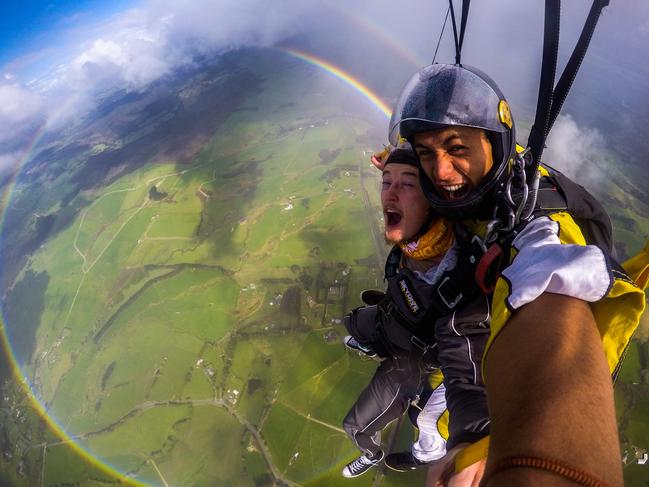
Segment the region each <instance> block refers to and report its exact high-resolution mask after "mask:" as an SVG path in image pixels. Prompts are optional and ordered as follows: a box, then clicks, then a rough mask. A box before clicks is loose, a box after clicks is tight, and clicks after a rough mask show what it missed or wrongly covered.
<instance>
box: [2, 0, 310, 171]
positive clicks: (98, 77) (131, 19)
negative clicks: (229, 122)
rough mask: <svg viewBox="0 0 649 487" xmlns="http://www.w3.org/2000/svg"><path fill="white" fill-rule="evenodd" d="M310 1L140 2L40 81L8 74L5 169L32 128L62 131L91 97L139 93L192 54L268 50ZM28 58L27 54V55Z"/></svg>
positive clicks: (95, 32)
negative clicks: (118, 91) (20, 79)
mask: <svg viewBox="0 0 649 487" xmlns="http://www.w3.org/2000/svg"><path fill="white" fill-rule="evenodd" d="M315 4H316V2H315V0H284V1H279V0H270V1H268V0H238V1H236V2H233V1H230V0H196V1H193V2H176V1H172V0H149V1H145V2H144V3H143V5H142V6H141V7H140V8H137V9H132V10H129V11H126V12H123V13H121V14H119V15H117V16H115V17H113V18H112V19H110V20H108V21H106V22H104V23H103V24H102V25H100V26H95V27H93V28H92V29H89V30H88V32H89V33H90V32H91V33H92V35H91V36H89V37H87V38H86V39H82V40H80V42H79V43H78V44H77V45H76V46H75V48H76V51H74V52H71V53H70V55H69V56H68V61H66V62H62V63H60V64H58V65H57V66H56V67H55V68H53V70H52V71H51V72H49V73H47V74H46V75H44V76H42V77H41V78H40V79H36V80H34V79H30V80H29V81H28V82H27V83H24V84H22V85H21V84H20V83H19V82H18V80H17V77H15V76H14V74H13V73H10V72H7V73H3V78H4V79H0V126H1V127H2V128H3V130H2V131H1V132H0V158H2V161H4V162H3V163H4V164H5V166H6V165H7V164H10V162H9V161H12V160H14V159H15V157H14V156H13V154H14V151H15V149H16V147H17V146H18V147H20V146H21V141H22V146H24V145H25V144H26V143H28V141H29V140H30V137H31V134H32V133H33V131H34V128H35V127H38V126H41V125H42V124H43V123H47V126H48V127H50V128H56V127H60V126H62V125H64V124H66V123H69V121H71V120H75V119H77V120H78V119H80V117H81V116H83V115H84V114H85V113H88V112H89V111H90V110H92V109H93V107H94V106H95V104H94V98H95V96H96V95H98V94H100V93H103V92H106V91H110V90H115V89H126V90H136V91H137V90H142V89H145V88H146V87H147V86H148V85H149V84H150V83H151V82H153V81H155V80H157V79H159V78H160V77H163V76H165V75H168V74H170V73H172V72H173V71H174V69H177V68H179V67H182V66H185V65H187V64H191V63H192V62H193V59H195V56H196V55H209V54H213V53H219V52H224V51H227V50H229V49H232V48H236V47H242V46H268V45H272V44H273V43H276V42H278V41H280V40H282V39H283V38H285V37H286V36H289V35H292V34H294V33H295V32H297V30H298V26H300V25H305V23H304V22H300V18H301V16H303V15H305V14H306V13H308V12H310V11H311V10H312V9H313V7H314V6H315ZM28 57H29V56H28Z"/></svg>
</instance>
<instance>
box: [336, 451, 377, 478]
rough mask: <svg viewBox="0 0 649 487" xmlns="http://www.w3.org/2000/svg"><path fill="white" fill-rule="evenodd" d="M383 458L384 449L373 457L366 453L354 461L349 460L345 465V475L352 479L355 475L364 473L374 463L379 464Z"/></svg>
mask: <svg viewBox="0 0 649 487" xmlns="http://www.w3.org/2000/svg"><path fill="white" fill-rule="evenodd" d="M381 460H383V452H382V451H380V452H378V453H377V454H376V455H374V457H372V458H369V457H366V456H365V455H361V456H360V457H358V458H357V459H356V460H354V461H353V462H349V463H348V464H347V465H345V468H343V477H347V478H348V479H351V478H353V477H358V476H359V475H363V474H364V473H365V472H367V471H368V470H369V469H370V468H372V467H373V466H374V465H377V464H378V463H379V462H380V461H381Z"/></svg>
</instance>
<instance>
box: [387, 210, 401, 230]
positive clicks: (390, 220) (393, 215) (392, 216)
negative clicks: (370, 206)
mask: <svg viewBox="0 0 649 487" xmlns="http://www.w3.org/2000/svg"><path fill="white" fill-rule="evenodd" d="M401 218H403V217H402V216H401V213H399V212H398V211H396V210H393V209H387V210H385V221H386V223H387V225H388V227H393V226H395V225H398V224H399V222H400V221H401Z"/></svg>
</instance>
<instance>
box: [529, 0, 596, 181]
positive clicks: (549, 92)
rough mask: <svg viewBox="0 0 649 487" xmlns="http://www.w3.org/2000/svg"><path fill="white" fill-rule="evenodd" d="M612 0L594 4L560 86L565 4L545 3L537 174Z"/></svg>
mask: <svg viewBox="0 0 649 487" xmlns="http://www.w3.org/2000/svg"><path fill="white" fill-rule="evenodd" d="M608 3H609V0H593V4H592V6H591V9H590V12H589V14H588V18H587V19H586V22H585V23H584V27H583V29H582V31H581V35H580V36H579V40H578V41H577V44H576V45H575V48H574V50H573V51H572V54H571V56H570V59H569V60H568V63H567V64H566V67H565V68H564V70H563V72H562V74H561V77H560V79H559V82H558V83H557V85H556V87H555V86H554V79H555V75H556V69H557V57H558V53H559V30H560V18H561V12H560V10H561V1H560V0H546V1H545V21H544V31H543V60H542V64H541V79H540V82H539V97H538V100H537V105H536V115H535V117H534V125H533V126H532V129H531V131H530V136H529V139H528V141H527V145H528V147H530V149H531V151H532V158H533V159H532V167H530V168H529V169H530V171H535V170H536V169H537V168H538V165H539V163H540V161H541V155H542V154H543V149H544V147H545V140H546V138H547V136H548V134H549V133H550V129H552V125H553V124H554V122H555V120H556V118H557V116H558V115H559V112H560V111H561V107H562V106H563V103H564V101H565V99H566V97H567V96H568V92H569V91H570V87H571V86H572V83H573V81H574V79H575V77H576V76H577V72H578V71H579V67H580V66H581V62H582V61H583V59H584V56H585V55H586V51H587V50H588V45H589V44H590V40H591V38H592V36H593V32H594V31H595V27H596V26H597V21H598V20H599V16H600V14H601V12H602V9H603V8H604V7H606V6H607V5H608Z"/></svg>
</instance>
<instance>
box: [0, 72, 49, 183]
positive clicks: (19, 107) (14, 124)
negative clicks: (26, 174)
mask: <svg viewBox="0 0 649 487" xmlns="http://www.w3.org/2000/svg"><path fill="white" fill-rule="evenodd" d="M45 120H46V116H45V114H44V109H43V100H42V98H41V97H40V95H38V94H37V93H34V92H33V91H31V90H29V89H26V88H24V87H22V86H21V85H19V84H18V83H15V82H12V83H0V127H2V129H1V130H0V173H2V172H5V171H6V170H8V169H11V168H12V167H13V166H15V164H17V163H18V160H19V159H20V157H21V156H22V154H23V152H24V149H23V148H24V147H25V145H26V144H27V143H28V142H29V140H31V138H32V137H33V135H34V133H35V132H36V131H37V130H38V129H39V128H40V127H42V125H43V124H44V123H45Z"/></svg>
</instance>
